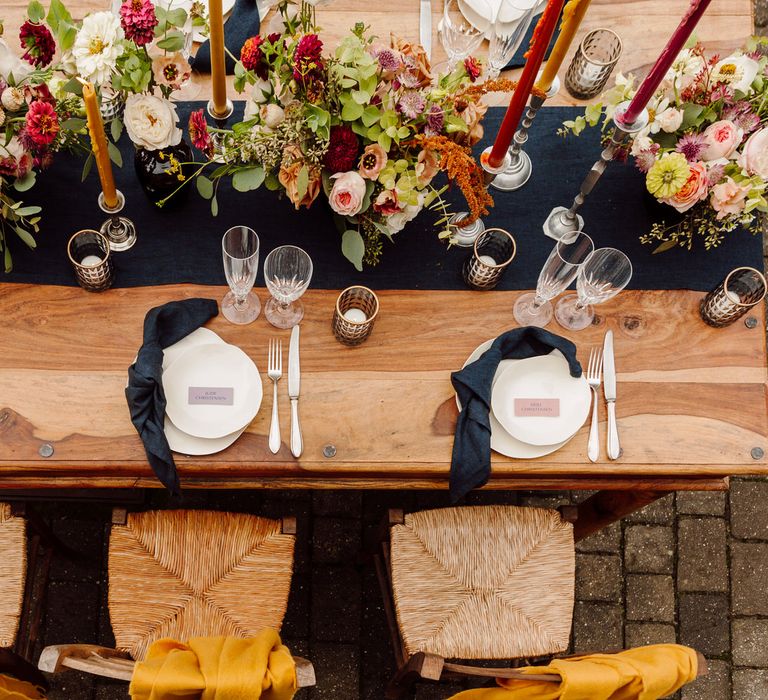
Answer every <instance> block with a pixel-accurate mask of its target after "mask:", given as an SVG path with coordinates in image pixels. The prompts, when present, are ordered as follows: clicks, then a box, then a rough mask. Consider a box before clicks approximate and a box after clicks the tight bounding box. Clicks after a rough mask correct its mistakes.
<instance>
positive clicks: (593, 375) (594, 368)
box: [587, 348, 603, 462]
mask: <svg viewBox="0 0 768 700" xmlns="http://www.w3.org/2000/svg"><path fill="white" fill-rule="evenodd" d="M602 374H603V352H602V350H600V349H599V348H592V350H591V351H590V353H589V365H588V366H587V384H589V387H590V389H592V394H593V396H592V425H591V426H590V428H589V443H588V444H587V457H589V459H590V461H592V462H597V458H598V457H599V456H600V440H599V438H598V436H597V403H598V397H599V394H598V390H599V389H600V379H601V377H602Z"/></svg>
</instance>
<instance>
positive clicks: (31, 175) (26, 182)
mask: <svg viewBox="0 0 768 700" xmlns="http://www.w3.org/2000/svg"><path fill="white" fill-rule="evenodd" d="M35 179H36V175H35V171H34V170H30V171H29V172H28V173H27V174H26V175H25V176H24V177H23V178H20V179H18V180H16V182H14V183H13V189H15V190H16V191H17V192H26V191H27V190H29V189H32V187H33V186H34V184H35Z"/></svg>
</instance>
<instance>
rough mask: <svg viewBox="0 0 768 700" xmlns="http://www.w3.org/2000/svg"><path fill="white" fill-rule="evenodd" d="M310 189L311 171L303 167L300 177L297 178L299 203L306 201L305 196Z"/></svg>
mask: <svg viewBox="0 0 768 700" xmlns="http://www.w3.org/2000/svg"><path fill="white" fill-rule="evenodd" d="M308 187H309V169H308V168H307V166H306V165H302V166H301V170H299V176H298V177H297V178H296V189H297V191H298V192H297V194H298V197H299V201H301V200H302V199H304V195H305V194H307V188H308Z"/></svg>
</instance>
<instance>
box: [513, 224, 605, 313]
mask: <svg viewBox="0 0 768 700" xmlns="http://www.w3.org/2000/svg"><path fill="white" fill-rule="evenodd" d="M594 249H595V244H594V243H593V242H592V239H591V238H590V237H589V236H588V235H587V234H586V233H584V232H583V231H576V232H575V234H574V235H572V236H571V237H570V238H569V239H568V240H567V241H566V240H565V239H560V240H559V241H558V243H557V245H556V246H555V247H554V248H553V249H552V252H551V253H550V254H549V257H548V258H547V261H546V262H545V263H544V267H542V268H541V272H540V273H539V280H538V282H537V283H536V291H535V292H527V293H526V294H523V295H522V296H520V297H518V299H517V301H516V302H515V306H514V308H513V310H512V313H513V315H514V317H515V320H516V321H517V322H518V323H519V324H520V325H521V326H538V327H539V328H543V327H544V326H546V325H547V324H548V323H549V322H550V321H551V320H552V304H551V303H550V299H554V298H555V297H556V296H557V295H558V294H560V293H561V292H562V291H564V290H565V289H566V288H567V287H568V285H569V284H570V283H571V282H573V280H574V278H575V277H576V275H577V274H578V273H579V268H580V267H581V266H582V265H583V264H584V263H585V262H586V261H587V259H588V258H589V256H590V255H592V251H593V250H594Z"/></svg>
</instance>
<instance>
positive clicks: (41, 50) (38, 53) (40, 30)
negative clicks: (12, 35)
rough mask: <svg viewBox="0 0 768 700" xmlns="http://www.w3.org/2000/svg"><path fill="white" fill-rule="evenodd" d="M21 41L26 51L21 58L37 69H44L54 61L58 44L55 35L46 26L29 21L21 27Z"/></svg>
mask: <svg viewBox="0 0 768 700" xmlns="http://www.w3.org/2000/svg"><path fill="white" fill-rule="evenodd" d="M19 39H20V40H21V48H22V49H24V53H23V54H22V55H21V57H22V58H23V59H24V60H25V61H26V62H27V63H30V64H32V65H33V66H35V68H44V67H45V66H47V65H48V64H49V63H50V62H51V61H52V60H53V54H55V53H56V42H55V41H54V40H53V34H51V32H50V30H49V29H48V27H46V26H45V25H44V24H37V23H36V22H30V21H29V20H27V21H26V22H24V24H22V25H21V30H20V31H19Z"/></svg>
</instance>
